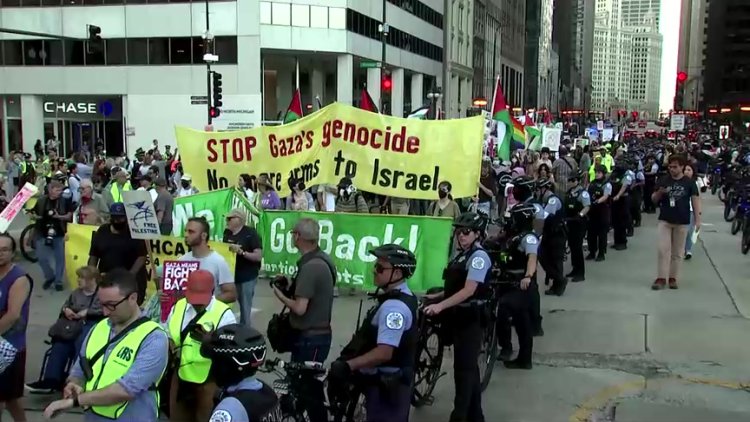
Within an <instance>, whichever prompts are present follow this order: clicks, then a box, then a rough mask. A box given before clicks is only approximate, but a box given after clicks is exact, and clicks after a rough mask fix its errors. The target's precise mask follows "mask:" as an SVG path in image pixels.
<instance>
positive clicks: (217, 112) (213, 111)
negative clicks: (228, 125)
mask: <svg viewBox="0 0 750 422" xmlns="http://www.w3.org/2000/svg"><path fill="white" fill-rule="evenodd" d="M220 114H221V110H219V108H218V107H211V108H209V109H208V115H209V116H211V118H212V119H215V118H217V117H219V115H220Z"/></svg>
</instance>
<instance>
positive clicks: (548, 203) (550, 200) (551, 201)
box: [542, 191, 562, 215]
mask: <svg viewBox="0 0 750 422" xmlns="http://www.w3.org/2000/svg"><path fill="white" fill-rule="evenodd" d="M542 202H544V204H545V205H544V212H545V213H547V215H553V214H557V212H558V211H560V210H561V209H562V201H560V198H558V197H557V196H556V195H555V194H554V193H552V192H550V191H547V192H545V193H544V196H543V197H542Z"/></svg>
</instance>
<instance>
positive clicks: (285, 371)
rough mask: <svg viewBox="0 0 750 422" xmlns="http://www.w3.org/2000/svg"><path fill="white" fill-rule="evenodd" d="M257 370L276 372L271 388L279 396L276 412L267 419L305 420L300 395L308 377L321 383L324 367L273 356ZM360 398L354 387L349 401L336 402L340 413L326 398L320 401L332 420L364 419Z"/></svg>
mask: <svg viewBox="0 0 750 422" xmlns="http://www.w3.org/2000/svg"><path fill="white" fill-rule="evenodd" d="M259 371H260V372H263V373H274V374H276V375H278V376H279V378H278V379H276V380H275V381H274V382H273V390H274V392H275V393H276V395H277V396H278V397H279V412H277V415H276V416H275V417H273V418H272V420H271V421H269V422H307V421H309V420H310V418H309V416H308V415H307V411H306V410H305V409H304V407H303V405H302V404H301V401H302V400H301V398H302V397H303V395H304V394H305V391H304V385H306V384H307V382H309V381H310V380H317V381H319V382H322V383H325V377H326V373H327V371H326V369H325V368H324V367H323V364H322V363H320V362H304V363H299V362H285V361H283V360H281V359H278V358H276V359H272V360H267V361H266V362H265V364H264V365H263V367H262V368H261V369H259ZM326 390H327V389H326V388H324V389H323V391H326ZM363 399H364V397H363V395H362V394H361V393H360V391H359V390H357V389H354V390H353V394H352V396H351V397H350V400H349V402H348V403H345V404H341V405H340V407H344V406H345V412H343V413H344V414H341V412H338V411H336V409H335V408H332V407H331V406H330V404H329V403H330V399H329V400H328V401H327V402H326V403H325V404H324V405H325V408H326V411H327V412H329V414H330V413H332V412H331V411H332V410H333V413H334V415H333V421H334V422H364V421H365V411H364V402H363ZM340 407H337V408H340Z"/></svg>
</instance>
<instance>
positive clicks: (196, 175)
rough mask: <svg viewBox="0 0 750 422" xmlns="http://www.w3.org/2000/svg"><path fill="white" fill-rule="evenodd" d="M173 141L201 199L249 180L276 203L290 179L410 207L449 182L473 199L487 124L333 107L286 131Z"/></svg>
mask: <svg viewBox="0 0 750 422" xmlns="http://www.w3.org/2000/svg"><path fill="white" fill-rule="evenodd" d="M175 133H176V137H177V147H178V148H179V151H180V156H181V159H182V167H183V169H184V170H185V172H186V173H189V174H190V175H191V176H192V177H193V185H194V186H196V187H197V188H198V189H200V190H202V191H207V190H216V189H222V188H226V187H229V186H234V185H235V184H236V183H237V179H238V178H239V176H240V174H242V173H247V174H249V175H250V176H260V175H261V174H266V175H268V177H269V178H270V181H271V184H272V185H273V186H275V188H276V191H278V192H279V195H281V196H286V195H288V194H289V192H290V188H289V180H290V179H292V178H294V179H302V180H303V181H304V182H305V184H306V185H307V186H313V185H317V184H334V185H335V184H337V183H338V182H339V180H340V179H341V178H342V177H344V176H350V177H351V178H352V180H353V182H354V186H355V187H356V188H357V189H359V190H362V191H366V192H371V193H375V194H380V195H389V196H395V197H399V198H411V199H436V198H437V186H438V183H440V182H442V181H444V180H447V181H450V182H451V184H452V185H453V192H452V193H453V196H454V197H456V198H461V197H469V196H473V195H475V194H476V193H477V183H478V182H479V173H480V165H481V160H482V145H483V137H484V118H483V117H482V116H476V117H471V118H467V119H455V120H417V119H402V118H397V117H390V116H384V115H381V114H375V113H370V112H368V111H364V110H360V109H358V108H354V107H351V106H349V105H345V104H341V103H335V104H331V105H329V106H327V107H325V108H323V109H321V110H319V111H317V112H316V113H313V114H311V115H309V116H307V117H305V118H303V119H300V120H297V121H295V122H293V123H290V124H287V125H283V126H263V127H259V128H254V129H248V130H242V131H235V132H201V131H197V130H193V129H189V128H184V127H177V128H176V129H175Z"/></svg>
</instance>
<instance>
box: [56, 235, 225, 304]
mask: <svg viewBox="0 0 750 422" xmlns="http://www.w3.org/2000/svg"><path fill="white" fill-rule="evenodd" d="M96 229H98V227H97V226H86V225H82V224H70V225H68V233H67V236H68V237H67V240H66V241H65V275H66V276H67V278H68V282H69V283H72V284H73V286H71V287H76V284H75V283H76V282H77V277H76V270H77V269H78V268H80V267H83V266H85V265H86V264H88V261H89V249H90V248H91V237H92V236H93V235H94V232H96ZM211 249H213V250H215V251H216V252H218V253H219V254H221V256H223V257H224V259H226V260H227V263H228V264H229V269H230V271H231V272H232V274H234V265H235V261H236V257H237V255H235V254H233V253H231V252H230V251H229V245H227V244H226V243H221V242H211ZM151 250H152V252H153V258H154V264H155V265H157V266H158V265H161V263H162V262H163V261H165V260H176V259H179V258H180V257H181V256H182V255H184V254H185V253H186V252H187V251H188V247H187V245H186V244H185V239H182V238H179V237H171V236H161V238H159V239H157V240H152V241H151ZM146 270H147V272H148V280H149V281H148V289H147V290H146V293H147V295H151V294H152V293H153V292H154V283H153V282H152V277H151V264H150V263H149V262H147V263H146Z"/></svg>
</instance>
